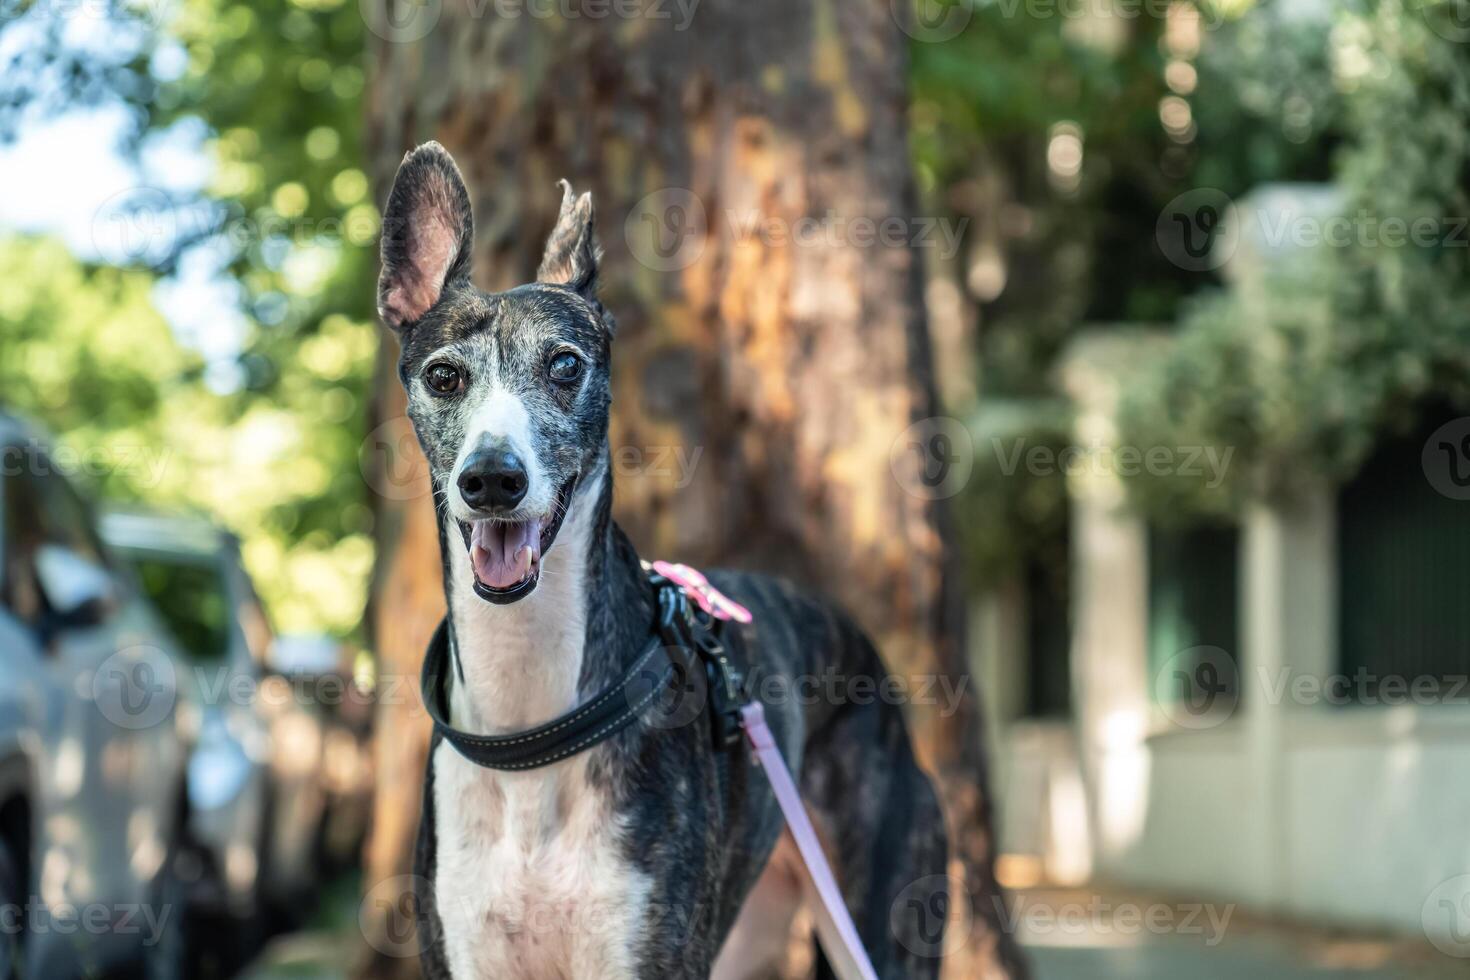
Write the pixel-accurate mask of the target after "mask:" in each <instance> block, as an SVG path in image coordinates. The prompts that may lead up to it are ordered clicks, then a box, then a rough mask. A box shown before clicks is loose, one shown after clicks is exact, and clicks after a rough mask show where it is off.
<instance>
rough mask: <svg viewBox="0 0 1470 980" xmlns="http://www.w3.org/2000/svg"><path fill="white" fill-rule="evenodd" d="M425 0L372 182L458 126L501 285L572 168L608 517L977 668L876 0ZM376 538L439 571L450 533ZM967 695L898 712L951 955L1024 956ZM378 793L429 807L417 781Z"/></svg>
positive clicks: (372, 110) (908, 647)
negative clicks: (604, 392) (945, 706)
mask: <svg viewBox="0 0 1470 980" xmlns="http://www.w3.org/2000/svg"><path fill="white" fill-rule="evenodd" d="M378 2H380V3H381V2H384V0H378ZM386 2H390V3H391V2H394V0H386ZM435 2H436V0H430V5H429V7H428V8H426V9H428V10H429V11H430V12H431V14H434V13H437V20H436V21H435V22H434V25H433V28H432V30H429V31H428V32H427V34H426V35H424V36H422V37H420V38H417V39H414V40H411V41H407V40H403V37H404V35H405V33H406V34H409V35H416V34H418V33H419V32H418V31H417V30H409V31H407V32H400V33H398V34H397V35H396V37H397V38H398V39H397V40H382V39H378V40H375V41H374V44H373V45H372V50H371V58H370V61H371V69H372V70H371V84H370V91H369V100H370V104H369V125H368V130H369V134H370V135H369V140H370V160H371V165H372V167H373V177H374V179H375V181H376V185H377V188H378V191H379V197H380V198H382V197H383V196H385V195H386V193H387V190H388V187H389V185H390V182H391V180H392V176H393V173H394V170H395V168H396V166H397V164H398V162H399V160H400V159H401V157H402V154H403V153H404V151H405V150H407V149H408V148H410V147H412V146H413V145H415V144H417V143H419V142H421V141H423V140H426V139H437V140H439V141H440V142H442V143H443V144H444V145H445V146H446V147H447V148H448V149H449V150H450V152H451V153H453V154H454V156H455V158H456V160H458V162H459V164H460V167H461V168H462V169H463V171H464V173H465V177H466V180H467V181H468V183H469V186H470V189H471V193H472V195H473V198H474V204H475V219H476V261H477V276H478V278H479V280H480V284H481V285H482V286H483V287H485V288H504V287H508V286H510V285H513V284H515V283H518V282H523V281H526V280H528V279H531V278H532V277H533V276H534V273H535V269H536V265H537V262H538V260H539V259H540V256H541V251H542V247H543V244H544V240H545V236H546V234H547V232H548V231H549V230H550V228H551V226H552V223H553V221H554V219H555V216H556V213H557V206H558V204H559V201H560V192H559V190H558V189H557V187H556V186H555V182H556V181H557V180H558V179H560V178H562V177H565V178H567V179H569V180H570V181H571V182H572V184H573V186H574V187H575V188H576V189H577V190H578V191H581V190H584V189H590V190H591V191H592V192H593V198H594V201H595V203H596V207H597V212H598V217H599V231H600V234H601V240H602V244H603V246H604V248H605V251H606V255H605V259H604V263H603V267H602V275H601V281H602V284H603V285H602V299H603V302H604V303H605V304H606V305H607V306H608V307H609V308H610V309H611V310H612V311H613V313H614V315H615V316H616V317H617V320H618V338H617V342H616V344H615V347H614V350H615V354H614V361H615V382H614V408H613V415H614V422H613V432H612V445H613V447H614V473H615V479H616V481H617V494H616V500H617V516H618V519H619V521H620V522H621V523H622V525H623V526H624V528H625V529H627V531H628V532H629V534H630V535H631V536H632V538H633V540H634V542H635V543H636V544H637V545H638V547H639V549H640V550H641V551H642V552H643V553H644V554H645V555H646V556H650V557H667V558H671V559H679V560H685V561H689V562H690V563H693V564H699V565H734V566H744V567H752V568H759V569H762V570H769V571H775V572H779V573H781V574H784V575H787V576H790V577H792V578H794V579H797V580H799V581H801V582H803V583H805V584H807V585H809V586H811V587H813V588H816V589H820V590H824V591H826V592H828V593H829V594H832V595H835V596H836V597H838V598H839V599H840V600H842V601H843V602H844V604H846V605H847V607H848V608H849V609H851V610H852V611H853V612H854V613H855V614H856V615H857V616H858V618H859V619H860V620H861V621H862V623H863V624H864V626H866V627H867V628H868V629H869V630H870V631H871V632H872V633H873V635H874V637H875V639H876V640H877V641H878V643H879V645H880V647H881V648H882V650H883V651H884V655H885V658H886V660H887V662H888V664H889V666H890V668H891V669H892V670H893V671H894V672H895V673H896V674H898V675H900V676H906V677H909V678H911V679H914V680H915V681H916V682H918V681H920V680H921V678H924V677H932V676H934V675H942V676H944V677H945V678H947V679H948V680H949V681H950V682H951V684H952V685H958V684H959V682H960V680H961V678H963V677H964V676H965V663H966V661H965V656H964V650H963V643H964V628H963V626H964V624H963V622H962V621H961V620H962V609H963V605H962V601H961V596H960V592H959V587H958V581H957V579H956V577H955V576H954V575H953V574H951V572H952V571H953V569H954V564H955V563H954V562H953V561H951V555H950V553H949V552H950V548H951V544H952V541H953V535H952V534H950V533H949V527H948V515H947V512H946V509H945V506H944V502H943V501H942V500H939V499H935V498H936V496H937V495H936V493H934V492H932V491H930V490H929V489H928V488H927V487H926V486H925V484H924V483H923V481H922V480H921V479H920V473H921V470H922V469H923V468H924V467H925V466H926V465H927V463H928V460H926V459H925V458H923V456H922V455H921V451H915V450H914V449H913V446H912V445H911V442H912V440H911V439H910V438H909V437H908V436H906V435H905V430H907V429H909V427H910V426H911V425H912V424H913V423H915V422H916V421H918V420H923V419H927V418H930V417H932V416H935V415H937V414H938V409H937V405H936V399H935V395H934V384H933V366H932V364H931V354H930V347H929V339H928V335H927V332H926V328H925V322H924V310H923V301H922V287H921V270H920V262H919V253H918V252H917V251H916V249H915V247H914V246H913V244H912V241H911V239H913V238H914V237H916V236H918V235H920V234H921V233H922V229H921V226H920V225H919V224H917V223H915V222H914V221H913V220H912V219H913V218H914V209H915V203H914V202H915V198H914V194H913V184H912V180H911V176H910V172H909V162H908V148H907V132H906V112H907V99H906V92H905V44H904V42H905V40H906V38H905V35H904V34H903V33H902V32H901V31H900V30H899V29H898V26H897V25H896V23H895V22H894V20H893V17H892V14H891V9H890V4H889V3H888V2H887V0H741V2H739V3H721V4H716V3H713V2H710V3H703V4H698V3H696V4H695V5H694V6H693V9H692V12H691V13H690V15H689V16H688V18H687V21H686V14H685V10H686V9H687V8H681V7H680V6H679V5H678V4H677V3H676V2H675V0H618V2H611V0H585V2H584V0H561V2H560V3H557V4H553V3H549V2H537V0H531V2H530V5H529V6H527V5H526V4H525V3H524V2H522V0H483V2H481V0H443V6H442V7H435V6H434V3H435ZM552 8H557V9H560V10H561V14H559V15H557V16H548V12H549V11H550V10H551V9H552ZM630 9H631V10H633V11H635V12H637V13H638V16H631V17H630V16H626V14H627V12H628V11H629V10H630ZM572 14H575V15H576V16H571V15H572ZM599 14H600V15H599ZM620 14H623V16H620ZM684 27H687V29H683V28H684ZM378 33H382V34H387V35H390V36H394V35H395V32H394V31H391V30H383V31H378ZM895 220H897V221H898V222H899V225H895V224H894V223H893V222H894V221H895ZM885 222H887V224H885ZM885 228H886V229H888V232H887V233H885V232H884V231H883V229H885ZM895 229H896V230H895ZM385 383H387V384H392V385H396V383H397V382H396V379H393V378H391V376H390V377H386V378H385ZM417 506H418V507H419V509H421V510H422V511H424V512H427V511H428V510H429V506H428V501H427V499H425V500H424V501H422V502H420V503H419V504H418V505H417ZM413 541H414V545H415V547H417V546H418V545H419V542H420V539H419V538H418V537H415V538H414V539H413ZM406 543H407V541H406V540H405V544H406ZM431 544H432V542H431V541H426V542H425V543H424V545H423V546H424V547H429V546H430V545H431ZM385 559H386V560H387V561H388V562H389V563H390V564H392V565H395V566H396V565H397V564H398V563H410V564H412V565H413V567H414V568H415V569H416V570H420V571H421V570H422V569H426V568H430V566H432V574H434V575H435V576H437V565H436V564H434V562H435V560H436V559H435V556H433V555H432V554H431V555H423V554H419V553H416V552H410V551H409V550H408V548H407V547H399V548H398V549H397V551H396V552H390V553H388V554H387V555H385ZM417 574H419V571H416V572H415V575H417ZM394 582H395V575H394V574H393V573H392V572H391V571H390V572H388V573H387V574H385V575H384V576H383V579H382V583H383V585H384V589H382V590H380V591H379V593H378V608H379V610H380V613H379V617H378V618H379V621H380V622H389V621H394V622H396V621H399V620H400V619H401V618H405V617H400V616H398V615H396V614H392V613H389V612H388V611H387V610H390V609H405V607H404V605H403V604H404V603H405V602H406V601H408V600H407V599H405V597H401V596H397V595H393V594H390V592H389V590H391V589H392V588H393V587H394ZM405 611H407V610H406V609H405ZM415 615H416V616H418V615H421V614H417V613H416V612H415ZM410 650H411V651H412V653H413V654H414V655H417V653H418V651H420V650H422V644H419V645H417V646H413V647H411V648H410ZM385 652H386V651H385ZM952 689H953V688H950V690H952ZM911 690H914V691H918V690H919V686H918V684H917V683H916V684H915V686H914V687H912V688H911ZM965 694H966V697H965V698H964V699H962V700H961V701H960V702H959V704H958V705H957V706H954V707H953V710H948V711H941V710H939V709H938V708H937V707H934V706H928V705H920V704H913V705H911V706H910V711H909V716H910V719H911V725H912V728H913V732H914V737H915V742H916V744H917V746H918V750H919V753H920V756H921V759H922V761H923V762H924V764H925V765H926V766H927V767H928V768H929V769H930V770H931V771H933V772H935V773H936V774H937V775H938V776H939V777H940V781H941V785H942V792H943V795H944V797H945V802H946V806H947V812H948V814H949V818H950V822H951V824H950V825H951V833H952V841H953V846H952V852H953V854H954V856H955V858H956V862H957V863H956V873H957V874H961V875H963V877H964V879H965V886H966V889H967V891H968V894H969V899H970V902H969V909H970V910H971V911H972V912H973V923H974V924H973V928H972V930H971V932H970V939H969V942H968V943H966V945H965V947H964V949H962V950H960V951H959V952H957V953H955V954H954V955H953V956H952V957H951V961H950V964H947V975H951V976H967V977H969V976H976V977H979V976H986V977H990V976H997V977H999V976H1019V975H1021V972H1022V971H1021V967H1020V965H1019V960H1018V958H1017V957H1016V955H1015V953H1014V943H1013V941H1012V938H1011V937H1010V936H1008V935H1006V934H1005V933H1004V932H1003V931H1002V930H1001V929H1000V928H999V924H1000V921H1001V917H1000V914H999V912H1000V910H999V907H998V904H997V902H998V899H999V893H998V890H997V888H996V885H995V881H994V875H993V868H992V861H993V842H992V838H991V834H990V813H989V799H988V795H987V788H986V773H985V767H984V759H983V754H982V751H981V744H980V740H981V726H980V723H979V716H978V705H977V701H976V699H975V697H974V692H973V691H972V690H969V689H968V688H966V689H965ZM404 751H407V750H406V749H404ZM394 768H396V769H402V768H403V766H401V765H399V766H395V767H394ZM380 793H381V794H382V795H383V796H384V797H391V798H392V799H393V800H395V801H396V803H397V805H402V806H410V805H415V806H416V798H415V797H414V795H413V793H412V792H411V791H409V790H408V788H407V787H404V786H385V787H383V789H382V790H380ZM388 806H389V804H387V803H386V802H385V803H384V804H383V805H381V806H380V807H379V818H380V820H381V819H382V818H383V817H384V816H385V814H384V810H385V809H386V808H387V807H388ZM380 827H381V825H380ZM393 836H394V838H395V839H396V838H397V837H398V835H397V833H394V835H393ZM384 847H387V844H386V843H385V844H384ZM388 863H391V862H385V863H383V864H381V865H380V866H379V867H378V868H377V869H375V873H378V874H381V873H382V872H383V871H384V870H386V869H387V866H388ZM403 864H404V865H405V866H406V857H405V858H404V859H403ZM963 904H964V903H956V907H957V908H960V907H963ZM949 965H952V967H953V969H952V970H949V969H948V966H949Z"/></svg>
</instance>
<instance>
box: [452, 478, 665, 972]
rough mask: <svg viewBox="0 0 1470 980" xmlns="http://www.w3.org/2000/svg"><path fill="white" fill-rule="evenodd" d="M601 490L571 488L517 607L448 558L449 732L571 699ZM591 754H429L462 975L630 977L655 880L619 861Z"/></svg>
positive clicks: (536, 719)
mask: <svg viewBox="0 0 1470 980" xmlns="http://www.w3.org/2000/svg"><path fill="white" fill-rule="evenodd" d="M597 490H598V485H597V483H596V482H594V483H593V485H592V486H590V487H588V488H587V492H584V493H581V494H579V495H578V498H577V500H576V501H575V502H574V503H573V505H572V507H571V510H570V512H569V513H568V514H567V518H566V521H565V522H564V524H563V526H562V531H561V534H560V536H559V537H558V540H557V543H556V546H555V547H554V548H553V549H552V550H551V551H549V552H548V553H547V555H546V561H545V564H544V566H543V568H542V572H541V582H540V584H539V585H538V586H537V588H536V591H535V592H533V593H532V594H531V595H530V596H527V597H526V598H525V599H523V600H521V601H520V602H517V603H515V604H514V605H511V606H495V605H492V604H490V603H486V602H484V601H483V600H481V599H479V598H478V597H477V596H475V595H474V592H473V587H472V586H473V582H472V578H471V572H470V570H469V562H468V559H467V556H460V555H456V556H454V557H453V558H452V560H451V561H450V563H449V567H450V569H451V572H450V582H449V605H450V612H451V615H452V616H453V617H454V625H455V635H456V640H457V643H458V644H459V645H458V653H459V656H460V659H461V661H462V662H463V665H464V671H465V680H464V683H462V684H461V683H457V682H456V683H455V684H454V686H453V691H452V693H451V696H450V712H451V715H452V717H453V720H454V723H455V725H456V726H457V727H461V728H464V729H466V730H470V731H476V732H480V733H482V734H493V733H501V732H505V731H510V730H516V729H524V728H528V727H532V726H534V725H538V724H541V723H543V722H545V721H548V720H550V719H551V718H554V717H556V716H557V715H559V714H561V713H563V712H565V711H568V710H570V709H571V708H573V707H575V706H576V702H577V678H578V676H579V675H580V673H581V667H582V658H583V654H584V650H583V646H584V642H585V635H586V626H585V620H584V618H583V616H584V612H583V611H584V608H585V591H584V582H585V564H584V562H585V556H586V554H587V547H588V540H587V538H588V535H589V533H590V527H591V524H592V522H591V520H590V519H589V516H590V515H589V513H588V511H589V509H590V507H591V504H590V501H592V500H595V499H596V497H597ZM447 540H449V541H451V542H457V541H458V537H457V535H453V534H451V535H449V536H448V537H447ZM587 759H588V756H587V755H579V756H574V757H573V758H571V759H568V760H566V761H565V762H559V763H556V764H554V765H551V766H547V767H545V768H543V769H535V770H531V771H529V772H505V773H502V772H496V771H493V770H489V769H483V768H481V767H479V766H476V765H474V764H473V763H471V762H469V761H467V760H466V759H464V758H463V757H462V756H461V755H460V754H459V753H458V752H456V751H455V749H454V747H453V746H452V745H449V744H448V743H443V744H441V745H440V747H439V748H438V750H437V751H436V752H435V755H434V817H435V828H434V829H435V833H436V835H437V840H438V852H437V861H436V867H435V880H434V892H435V899H436V901H437V904H438V909H439V917H440V919H441V921H442V922H443V926H444V939H445V951H446V953H447V956H448V960H449V965H450V969H451V970H452V971H453V973H454V976H455V978H456V980H519V978H535V980H542V978H557V980H561V978H566V980H582V978H589V980H590V978H623V977H626V978H633V977H634V976H635V974H634V969H635V964H634V954H635V952H636V949H637V945H638V943H639V941H640V939H641V932H642V925H643V923H644V921H645V914H646V909H647V903H648V896H649V893H650V887H651V885H650V882H649V880H648V878H647V877H646V876H645V875H642V874H641V873H639V872H638V871H637V870H636V869H635V868H634V867H632V865H630V864H629V863H628V861H627V860H626V859H625V857H624V852H623V849H622V846H621V844H622V835H623V833H624V827H623V826H622V825H621V823H620V822H619V820H618V819H617V817H616V815H615V814H613V813H611V812H609V807H608V802H607V797H606V795H605V794H604V793H603V792H600V791H598V790H597V789H595V788H594V787H592V786H591V785H590V784H589V783H588V781H587Z"/></svg>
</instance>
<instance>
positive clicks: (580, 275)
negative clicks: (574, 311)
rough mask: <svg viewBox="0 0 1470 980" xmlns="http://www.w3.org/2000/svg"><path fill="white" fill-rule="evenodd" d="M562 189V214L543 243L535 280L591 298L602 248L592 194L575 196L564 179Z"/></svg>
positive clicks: (595, 288) (561, 184)
mask: <svg viewBox="0 0 1470 980" xmlns="http://www.w3.org/2000/svg"><path fill="white" fill-rule="evenodd" d="M560 186H561V215H560V216H559V217H558V218H557V219H556V227H555V228H553V229H552V230H551V237H550V238H548V239H547V240H546V254H545V255H544V256H542V258H541V268H540V270H539V271H537V273H536V278H537V279H538V280H540V281H541V282H551V283H556V284H558V285H562V286H570V287H571V288H572V289H575V290H576V291H577V292H579V293H581V294H582V295H583V296H586V297H587V298H588V299H594V298H595V297H596V293H597V262H598V260H599V259H600V258H601V257H602V249H600V248H599V247H598V245H597V230H596V217H595V215H594V214H593V211H592V195H591V194H589V193H584V194H582V196H581V197H578V196H577V195H576V194H574V193H572V185H571V184H569V183H567V182H566V181H565V180H563V181H561V182H560Z"/></svg>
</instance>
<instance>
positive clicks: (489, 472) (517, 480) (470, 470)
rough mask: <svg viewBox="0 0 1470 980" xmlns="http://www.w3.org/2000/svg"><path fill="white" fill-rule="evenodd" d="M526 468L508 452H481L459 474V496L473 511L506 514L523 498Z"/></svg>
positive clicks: (475, 454) (475, 453)
mask: <svg viewBox="0 0 1470 980" xmlns="http://www.w3.org/2000/svg"><path fill="white" fill-rule="evenodd" d="M529 483H530V479H529V478H528V477H527V475H526V464H525V463H522V462H521V458H520V457H519V456H517V455H516V454H515V453H513V452H511V451H510V450H509V449H481V450H477V451H476V452H474V453H472V454H471V455H470V458H469V459H467V460H465V461H464V468H463V469H461V470H460V471H459V495H460V496H461V497H463V498H464V502H465V503H467V504H469V505H470V506H471V507H473V508H474V509H475V510H493V509H496V508H501V509H504V510H509V509H510V508H512V507H514V506H515V505H516V504H518V503H520V502H521V498H522V497H524V496H525V495H526V487H527V486H528V485H529Z"/></svg>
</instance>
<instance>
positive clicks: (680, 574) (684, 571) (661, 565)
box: [652, 561, 755, 623]
mask: <svg viewBox="0 0 1470 980" xmlns="http://www.w3.org/2000/svg"><path fill="white" fill-rule="evenodd" d="M652 567H653V570H654V571H655V572H658V573H659V574H660V575H662V576H663V577H664V578H666V579H668V580H669V581H670V582H673V583H674V584H675V585H677V586H679V587H680V588H682V589H683V590H684V592H685V593H686V594H688V595H689V597H690V598H692V599H693V600H694V601H695V602H697V603H698V604H699V608H701V609H703V610H704V611H705V612H707V613H709V614H710V615H711V616H713V617H715V619H733V620H735V622H737V623H748V622H750V621H751V620H752V619H754V618H755V617H753V616H751V614H750V610H749V609H746V608H745V607H744V606H742V605H741V604H740V603H738V602H736V601H735V600H734V599H731V598H730V597H729V596H727V595H725V594H724V593H723V592H721V591H720V590H719V589H717V588H715V587H714V586H713V585H710V584H709V579H707V578H705V577H704V574H703V573H701V572H700V571H699V570H698V569H696V568H690V567H689V566H688V565H680V564H675V563H671V562H666V561H656V562H654V563H653V566H652Z"/></svg>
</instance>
